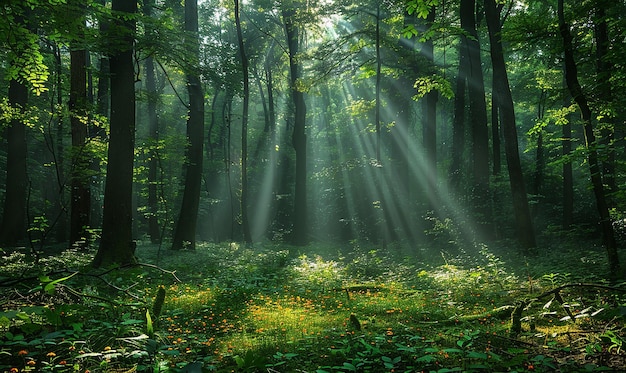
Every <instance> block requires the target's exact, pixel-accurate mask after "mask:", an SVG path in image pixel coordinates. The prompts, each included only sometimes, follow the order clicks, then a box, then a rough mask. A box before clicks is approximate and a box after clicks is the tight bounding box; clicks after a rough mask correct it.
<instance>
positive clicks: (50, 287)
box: [43, 272, 78, 295]
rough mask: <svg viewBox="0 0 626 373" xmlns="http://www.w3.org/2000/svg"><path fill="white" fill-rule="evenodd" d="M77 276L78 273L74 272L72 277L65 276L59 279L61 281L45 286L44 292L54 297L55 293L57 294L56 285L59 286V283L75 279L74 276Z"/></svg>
mask: <svg viewBox="0 0 626 373" xmlns="http://www.w3.org/2000/svg"><path fill="white" fill-rule="evenodd" d="M77 274H78V272H74V273H72V274H71V275H69V276H65V277H62V278H59V279H57V280H54V281H51V282H49V283H48V284H46V286H44V288H43V290H44V291H45V292H46V293H48V294H50V295H53V294H54V292H55V285H56V284H58V283H59V282H62V281H65V280H67V279H70V278H72V277H74V276H75V275H77Z"/></svg>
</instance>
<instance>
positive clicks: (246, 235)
mask: <svg viewBox="0 0 626 373" xmlns="http://www.w3.org/2000/svg"><path fill="white" fill-rule="evenodd" d="M234 2H235V24H236V27H237V39H238V41H239V56H240V57H241V69H242V71H243V113H242V115H241V228H242V230H243V239H244V241H246V242H247V243H252V235H251V234H250V223H249V219H248V110H249V105H250V104H249V102H250V77H249V72H248V56H246V50H245V45H244V41H243V33H242V31H241V19H240V4H239V0H234Z"/></svg>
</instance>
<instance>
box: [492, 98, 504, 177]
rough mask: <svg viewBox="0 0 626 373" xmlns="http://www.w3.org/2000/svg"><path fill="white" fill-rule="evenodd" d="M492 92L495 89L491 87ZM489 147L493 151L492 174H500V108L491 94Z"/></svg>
mask: <svg viewBox="0 0 626 373" xmlns="http://www.w3.org/2000/svg"><path fill="white" fill-rule="evenodd" d="M492 92H495V90H493V89H492ZM491 147H492V148H493V149H492V153H493V171H492V173H493V176H500V173H501V172H502V157H501V150H500V149H501V146H500V110H499V109H498V100H497V99H496V96H495V95H493V94H492V95H491Z"/></svg>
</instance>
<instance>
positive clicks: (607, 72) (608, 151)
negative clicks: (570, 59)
mask: <svg viewBox="0 0 626 373" xmlns="http://www.w3.org/2000/svg"><path fill="white" fill-rule="evenodd" d="M608 6H609V4H608V2H607V1H600V4H596V18H597V19H596V25H595V39H596V69H597V74H598V76H597V78H596V79H597V84H598V94H599V98H600V101H601V103H600V104H601V105H610V103H611V102H613V87H612V83H611V81H612V78H613V74H612V70H613V69H614V66H613V64H612V63H611V62H610V61H608V60H607V59H608V57H610V54H609V53H610V51H609V48H610V47H611V43H610V39H609V27H608V24H607V20H606V18H607V14H606V8H607V7H608ZM604 120H605V123H604V124H603V125H602V126H601V135H602V138H601V140H600V142H601V144H602V145H603V146H602V148H603V149H605V150H604V152H605V154H603V157H602V158H603V161H602V178H603V182H604V184H605V185H606V188H607V191H608V193H609V195H608V196H607V204H608V205H609V207H611V206H612V205H613V202H612V199H613V195H614V194H615V193H616V192H617V191H618V189H617V181H616V178H615V144H614V141H615V127H616V125H617V123H618V121H617V120H616V118H615V117H614V115H613V114H608V115H607V116H606V117H605V119H604Z"/></svg>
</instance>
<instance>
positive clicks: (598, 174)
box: [558, 0, 620, 277]
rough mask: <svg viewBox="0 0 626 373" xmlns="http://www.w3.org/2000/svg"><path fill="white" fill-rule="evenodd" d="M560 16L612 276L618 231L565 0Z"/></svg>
mask: <svg viewBox="0 0 626 373" xmlns="http://www.w3.org/2000/svg"><path fill="white" fill-rule="evenodd" d="M558 18H559V31H560V33H561V38H562V39H563V51H564V61H565V81H566V82H567V88H568V89H569V91H570V94H571V95H572V98H573V99H574V101H575V102H576V104H577V105H578V108H579V109H580V113H581V117H582V120H583V125H584V134H585V145H586V147H587V161H588V163H589V172H590V174H591V185H592V186H593V192H594V195H595V198H596V207H597V209H598V213H599V215H600V228H601V230H602V239H603V244H604V246H605V248H606V251H607V255H608V261H609V270H610V272H611V276H612V277H617V276H619V275H620V273H619V272H620V263H619V257H618V254H617V243H616V241H615V232H614V231H613V224H612V222H611V217H610V215H609V207H608V205H607V203H606V198H605V195H604V184H603V181H602V171H601V168H600V162H599V160H598V153H597V151H596V145H597V143H596V138H595V135H594V133H593V126H592V124H591V118H592V115H591V108H590V107H589V103H588V101H587V97H586V96H585V94H584V92H583V90H582V87H581V86H580V83H579V82H578V67H577V66H576V60H575V58H574V48H573V45H572V35H571V33H570V28H569V24H567V23H566V22H565V15H564V11H563V0H558Z"/></svg>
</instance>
